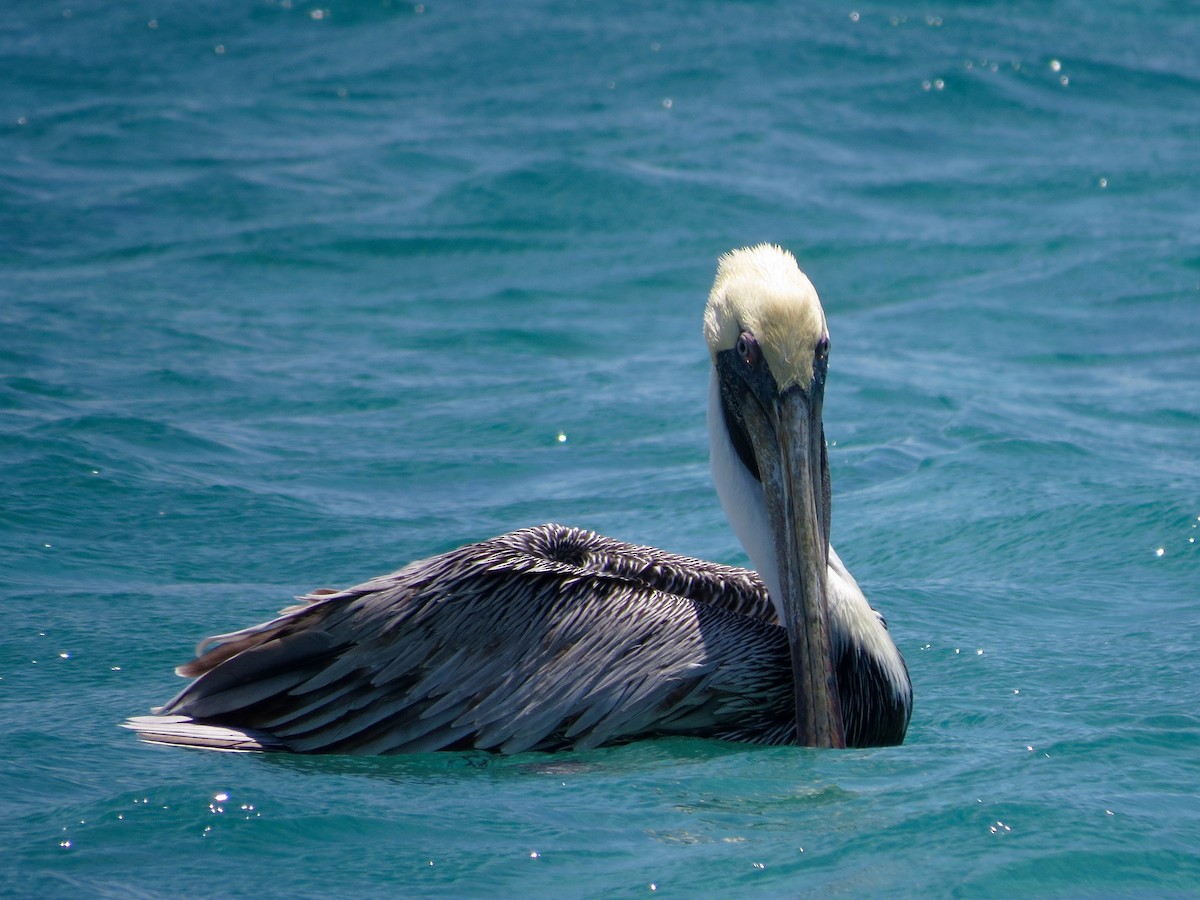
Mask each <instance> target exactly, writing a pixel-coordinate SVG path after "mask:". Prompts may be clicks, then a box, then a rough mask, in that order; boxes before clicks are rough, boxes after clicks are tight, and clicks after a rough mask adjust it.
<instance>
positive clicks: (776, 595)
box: [708, 370, 785, 622]
mask: <svg viewBox="0 0 1200 900" xmlns="http://www.w3.org/2000/svg"><path fill="white" fill-rule="evenodd" d="M708 444H709V462H710V463H711V465H712V478H713V484H714V485H715V486H716V488H717V496H718V497H719V498H720V499H721V506H722V507H723V508H724V509H725V517H726V518H727V519H729V524H730V525H731V526H732V528H733V533H734V534H736V535H737V537H738V540H739V541H741V542H742V547H744V548H745V550H746V555H747V556H749V557H750V564H751V565H752V566H754V568H755V570H756V571H757V572H758V577H759V578H761V579H762V580H763V583H764V584H765V585H766V586H767V591H769V592H770V594H771V603H772V604H774V606H775V614H776V615H777V616H778V617H779V621H780V622H783V621H785V620H784V618H783V603H782V600H781V599H780V591H779V563H778V562H777V561H776V559H775V539H774V537H772V535H771V530H770V528H768V527H767V522H768V518H767V501H766V499H765V498H764V497H763V489H762V485H761V484H760V483H759V481H758V479H756V478H755V477H754V476H753V475H751V474H750V472H749V470H748V469H747V468H746V467H745V465H743V463H742V460H741V459H740V458H739V457H738V455H737V451H736V450H734V449H733V442H732V441H730V440H729V431H728V429H726V427H725V413H724V412H723V411H722V410H721V386H720V384H719V383H718V380H717V373H716V371H715V370H714V371H713V373H712V377H711V378H710V379H709V383H708Z"/></svg>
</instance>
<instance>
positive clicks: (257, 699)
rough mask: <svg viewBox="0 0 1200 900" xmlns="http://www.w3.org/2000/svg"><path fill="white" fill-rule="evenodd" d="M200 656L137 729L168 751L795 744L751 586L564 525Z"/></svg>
mask: <svg viewBox="0 0 1200 900" xmlns="http://www.w3.org/2000/svg"><path fill="white" fill-rule="evenodd" d="M200 650H201V651H203V652H202V653H201V655H200V656H199V657H198V658H197V659H195V660H193V661H192V662H190V663H188V664H187V665H185V666H181V667H180V671H181V673H183V674H186V675H191V676H197V677H196V680H195V681H193V682H192V683H191V684H190V685H188V686H187V687H186V688H184V690H183V691H181V692H180V693H179V694H178V695H177V696H176V697H175V698H174V699H172V700H171V701H170V702H169V703H167V704H166V705H165V706H163V707H162V708H161V709H160V710H157V713H158V715H155V716H145V717H139V718H136V719H131V720H130V721H129V723H127V724H128V725H129V727H132V728H134V729H136V730H137V731H138V732H139V733H140V734H141V735H142V736H143V737H144V738H145V739H147V740H150V741H155V742H158V743H174V744H187V745H192V746H204V747H217V748H222V749H239V750H244V749H263V750H272V749H285V750H290V751H293V752H299V753H330V752H338V753H372V754H380V753H405V752H414V751H426V750H440V749H448V748H453V749H467V748H480V749H487V750H499V751H501V752H504V753H518V752H521V751H524V750H531V749H539V750H556V749H563V748H577V749H582V748H588V747H595V746H599V745H601V744H606V743H615V742H622V741H629V740H634V739H636V738H641V737H648V736H652V735H669V734H689V735H697V736H705V737H712V738H723V739H729V740H742V741H754V742H759V743H787V742H789V741H790V740H791V739H792V736H793V734H794V729H795V724H794V718H793V717H794V702H793V693H792V692H793V688H792V675H791V670H790V667H789V666H790V663H789V657H788V648H787V639H786V634H785V632H784V629H783V628H781V627H780V626H779V625H778V624H776V621H775V612H774V607H773V606H772V604H771V601H770V598H769V597H768V595H767V592H766V589H765V588H764V586H763V584H762V582H761V581H759V579H758V577H757V576H756V575H755V574H754V573H753V572H750V571H747V570H745V569H738V568H734V567H730V566H722V565H718V564H715V563H709V562H704V561H701V560H696V559H691V558H688V557H683V556H676V555H673V554H669V553H665V552H664V551H661V550H657V549H655V548H652V547H641V546H636V545H632V544H625V543H621V542H618V541H614V540H612V539H610V538H606V537H603V536H601V535H598V534H595V533H593V532H590V531H583V530H580V529H575V528H567V527H563V526H560V525H543V526H540V527H537V528H528V529H524V530H521V531H515V532H512V533H510V534H505V535H501V536H499V537H496V538H493V539H491V540H489V541H484V542H482V543H478V544H471V545H468V546H466V547H462V548H460V549H458V550H455V551H452V552H450V553H446V554H443V555H441V556H436V557H433V558H431V559H426V560H422V561H420V562H416V563H413V564H411V565H409V566H407V567H405V568H403V569H401V570H400V571H398V572H395V573H393V574H391V575H387V576H383V577H381V578H376V579H373V580H372V581H368V582H366V583H365V584H361V585H359V586H357V587H353V588H349V589H348V590H344V591H338V592H335V593H321V594H310V595H308V596H306V597H302V598H300V603H299V605H297V606H293V607H291V608H289V609H288V610H285V611H284V612H283V613H282V614H281V615H280V616H279V617H278V618H276V619H273V620H271V621H270V622H265V623H263V624H261V625H255V626H252V627H250V628H246V629H243V630H242V631H236V632H233V633H230V634H226V635H221V636H219V637H217V638H210V639H208V640H206V641H205V642H203V643H202V644H201V647H200ZM839 674H841V673H839ZM843 683H844V685H845V687H844V688H843V691H842V692H843V694H844V695H845V700H846V703H847V705H848V707H849V709H848V710H847V718H848V719H854V718H855V714H854V709H855V708H861V707H862V706H863V704H870V703H878V702H879V700H880V694H881V692H880V690H879V685H877V684H875V682H874V681H873V680H871V679H868V680H867V681H866V682H864V683H861V684H860V683H858V682H857V681H856V679H855V678H854V677H843ZM905 719H907V716H905ZM902 735H903V731H901V732H900V736H901V737H902ZM860 737H861V738H862V741H861V742H865V743H882V742H892V741H889V740H887V739H888V738H889V737H891V738H893V739H895V738H896V736H895V735H888V734H863V735H860ZM881 738H882V739H883V740H880V739H881Z"/></svg>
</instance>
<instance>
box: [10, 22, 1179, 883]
mask: <svg viewBox="0 0 1200 900" xmlns="http://www.w3.org/2000/svg"><path fill="white" fill-rule="evenodd" d="M1197 46H1200V18H1198V17H1197V16H1196V11H1195V8H1194V7H1193V6H1192V5H1191V4H1187V3H1175V2H1169V0H1159V2H1149V3H1137V4H1134V3H1123V2H1091V3H1084V2H1082V0H1062V2H1050V3H1026V2H1017V3H1006V4H999V3H943V4H941V5H934V6H929V5H924V6H914V5H904V4H891V5H889V4H886V3H878V2H866V3H858V2H853V3H846V4H832V5H828V6H825V7H823V8H813V9H806V8H804V7H803V6H797V5H795V4H785V3H777V2H762V3H754V2H740V3H739V2H706V3H696V4H692V3H667V4H659V5H645V4H631V3H623V2H622V3H613V4H604V5H597V4H583V3H550V2H533V3H524V4H511V5H501V4H485V3H465V2H463V3H458V2H445V3H441V2H430V3H424V4H417V5H414V4H411V3H399V2H388V0H382V2H380V0H370V2H368V0H363V2H328V3H309V2H302V0H248V2H245V3H239V4H227V3H212V2H197V3H189V4H164V3H159V2H145V0H137V2H131V3H124V4H100V3H93V2H87V0H84V2H78V3H76V2H71V0H60V2H42V0H37V2H30V3H26V4H22V5H20V6H19V7H17V8H14V9H12V10H9V11H8V12H7V13H6V15H5V16H4V18H3V21H2V22H0V56H2V58H3V59H4V65H3V66H2V67H0V86H2V87H3V90H2V91H0V151H2V152H0V466H2V467H3V477H2V478H0V603H2V604H3V615H4V623H5V627H4V636H3V639H0V735H2V736H3V737H2V742H0V747H2V748H3V749H2V754H3V757H2V758H3V766H2V767H0V841H2V842H3V844H4V847H5V850H4V854H3V855H4V858H5V862H4V864H3V866H0V892H4V893H6V894H13V895H27V896H67V895H71V896H78V895H86V896H95V895H99V896H104V895H111V896H122V897H125V896H143V897H159V896H163V897H166V896H177V895H180V894H188V895H192V896H201V897H204V896H214V897H216V896H245V895H264V896H293V897H303V896H328V895H331V894H333V895H347V896H349V895H357V896H383V895H388V896H396V895H399V896H453V897H464V896H505V895H509V894H517V893H520V894H523V895H526V896H560V897H561V896H568V897H570V896H588V897H592V896H595V897H603V896H612V897H627V896H636V895H649V894H655V895H664V896H666V895H673V896H743V895H763V896H796V895H808V894H825V893H833V892H841V893H847V894H852V895H858V894H864V895H900V896H903V895H931V894H932V895H963V896H980V895H982V896H989V895H1012V894H1015V893H1023V894H1032V895H1077V894H1086V895H1097V894H1124V895H1129V894H1152V895H1159V896H1161V895H1176V896H1184V895H1192V894H1194V893H1196V892H1197V891H1200V803H1198V802H1197V801H1198V797H1197V793H1198V792H1197V785H1200V712H1198V706H1200V703H1198V701H1200V548H1198V539H1200V462H1198V460H1200V390H1198V389H1197V382H1198V381H1200V150H1198V149H1197V148H1200V117H1198V116H1197V108H1198V107H1197V100H1198V97H1200V55H1198V54H1197V53H1196V47H1197ZM763 240H769V241H773V242H778V243H780V244H782V245H784V246H785V247H787V248H788V249H790V250H792V251H793V252H794V253H795V254H796V256H797V257H798V259H799V261H800V263H801V265H802V267H803V268H804V269H805V270H806V271H807V273H808V274H809V275H810V277H811V278H812V280H813V282H814V283H815V285H816V287H817V289H818V291H819V292H820V293H821V296H822V299H823V301H824V304H825V307H826V312H827V315H828V319H829V325H830V330H831V335H832V343H833V347H832V354H831V370H830V376H829V386H828V390H827V395H826V409H825V418H826V431H827V435H828V438H829V441H830V461H831V466H832V473H833V482H834V512H833V536H834V543H835V545H836V546H837V547H838V549H839V552H840V554H841V555H842V557H843V558H844V559H845V560H846V562H847V564H848V565H849V567H850V568H851V570H852V571H853V572H854V574H855V576H856V577H857V578H858V580H859V582H860V583H861V584H862V586H863V588H864V590H865V591H866V593H867V595H868V596H869V597H870V598H871V600H872V602H873V603H874V604H875V605H876V606H877V607H878V608H879V609H881V610H882V611H883V612H884V614H885V615H886V616H887V618H888V622H889V624H890V627H891V630H892V633H893V635H894V636H895V638H896V641H897V644H898V645H899V647H900V649H901V651H902V652H903V654H904V656H905V658H906V660H907V662H908V665H909V668H910V671H911V673H912V677H913V683H914V690H915V695H916V700H915V709H914V714H913V719H912V725H911V727H910V730H909V735H908V739H907V741H906V742H905V744H904V745H903V746H900V747H894V748H886V749H877V750H854V751H846V752H815V751H809V750H803V749H797V748H761V747H753V746H743V745H734V744H723V743H717V742H709V741H700V740H662V741H646V742H641V743H637V744H632V745H629V746H623V747H612V748H603V749H600V750H596V751H592V752H587V753H578V754H575V753H563V754H553V755H545V754H525V755H520V756H515V757H510V758H500V757H491V756H486V755H482V754H479V755H476V754H430V755H422V756H412V757H406V758H379V759H355V758H349V757H324V758H294V757H293V758H279V757H269V758H268V757H263V756H253V755H225V754H206V753H200V752H188V751H180V750H174V751H172V750H168V749H164V748H158V747H151V746H146V745H143V744H139V743H138V741H137V740H136V739H135V738H134V736H133V735H132V734H130V733H128V732H125V731H122V730H120V729H118V728H117V727H116V725H117V723H118V722H120V721H121V720H122V719H124V718H125V717H126V716H128V715H132V714H141V713H144V712H145V711H147V709H148V708H149V707H150V706H152V705H156V704H158V703H161V702H163V701H164V700H166V699H167V698H168V697H169V696H170V695H171V694H172V693H173V692H174V691H175V690H177V689H178V687H179V686H180V684H181V682H180V680H179V679H178V678H177V677H176V676H175V675H174V674H173V672H172V669H173V667H174V666H175V665H177V664H178V663H180V662H182V661H184V660H186V659H187V658H188V657H189V656H190V654H191V652H192V648H193V647H194V645H195V642H196V641H197V640H198V639H199V638H201V637H203V636H205V635H207V634H212V633H216V632H222V631H228V630H230V629H233V628H237V627H241V626H244V625H248V624H251V623H253V622H257V621H261V620H263V619H265V618H267V617H269V616H270V615H272V614H273V613H274V612H275V611H276V610H277V609H279V608H280V607H282V606H285V605H287V604H288V602H289V601H290V599H291V597H292V596H293V595H295V594H298V593H302V592H305V591H307V590H309V589H311V588H314V587H322V586H325V587H338V586H345V585H349V584H353V583H356V582H359V581H362V580H365V579H367V578H368V577H371V576H374V575H377V574H382V573H384V572H387V571H391V570H393V569H396V568H399V567H400V566H401V565H403V564H404V563H406V562H408V561H409V560H412V559H417V558H421V557H424V556H428V555H431V554H434V553H438V552H442V551H445V550H448V549H451V548H453V547H455V546H458V545H460V544H462V543H466V542H469V541H474V540H480V539H483V538H486V537H489V536H491V535H494V534H497V533H499V532H502V531H506V530H510V529H513V528H517V527H523V526H527V525H532V524H537V523H540V522H545V521H558V522H562V523H564V524H571V525H578V526H583V527H588V528H593V529H596V530H598V531H601V532H603V533H606V534H609V535H611V536H613V537H616V538H620V539H623V540H628V541H634V542H639V543H648V544H653V545H656V546H660V547H663V548H666V549H669V550H672V551H675V552H680V553H686V554H690V555H696V556H702V557H705V558H709V559H714V560H718V561H722V562H728V563H734V564H744V563H745V562H746V560H745V557H744V555H743V553H742V551H741V548H740V547H739V545H738V544H737V542H736V540H735V538H734V537H733V534H732V532H731V531H730V529H729V527H728V525H727V524H726V523H725V520H724V517H723V515H722V513H721V510H720V508H719V506H718V504H717V501H716V498H715V495H714V493H713V491H712V488H711V484H710V480H709V474H708V464H707V449H706V431H705V424H704V407H705V397H706V394H705V392H706V388H707V384H706V380H707V367H708V360H707V357H706V352H705V348H704V344H703V339H702V337H701V335H700V316H701V312H702V310H703V304H704V300H705V297H706V294H707V290H708V287H709V284H710V283H711V279H712V275H713V272H714V269H715V265H716V259H717V257H718V255H719V254H720V253H722V252H724V251H726V250H728V249H730V248H732V247H737V246H744V245H747V244H751V243H756V242H759V241H763Z"/></svg>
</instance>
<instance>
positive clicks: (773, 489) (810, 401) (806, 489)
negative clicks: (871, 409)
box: [743, 383, 846, 747]
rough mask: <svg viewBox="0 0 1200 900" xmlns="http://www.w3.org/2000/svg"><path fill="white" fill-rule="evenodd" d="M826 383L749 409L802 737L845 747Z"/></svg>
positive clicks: (802, 741)
mask: <svg viewBox="0 0 1200 900" xmlns="http://www.w3.org/2000/svg"><path fill="white" fill-rule="evenodd" d="M822 387H823V385H820V384H817V383H814V384H813V385H812V387H811V389H810V390H804V389H803V388H800V387H799V386H792V387H790V388H788V389H786V390H784V391H783V392H780V393H775V394H774V396H773V397H770V398H769V399H768V400H767V402H766V403H765V405H760V404H759V403H748V404H746V405H745V407H744V409H743V415H744V417H745V418H744V421H745V425H746V431H747V434H748V436H749V438H750V441H751V443H752V444H753V445H754V455H755V458H756V460H757V462H758V468H759V475H760V479H761V482H762V487H763V495H764V498H765V500H766V507H767V516H768V519H769V527H770V531H771V534H772V537H773V538H774V543H775V559H776V561H777V563H778V567H779V589H780V593H781V595H782V596H781V598H780V599H781V601H782V605H783V613H784V619H785V622H784V625H785V626H786V627H787V630H788V643H789V645H790V646H791V653H792V672H793V676H794V680H795V688H796V738H797V743H799V744H800V745H801V746H806V747H845V746H846V736H845V727H844V725H843V722H842V706H841V700H840V698H839V695H838V686H837V672H836V670H835V668H834V664H833V650H832V642H831V640H830V633H829V611H828V605H827V601H826V578H827V572H828V562H829V491H828V485H829V478H828V463H827V460H826V455H825V435H824V430H823V428H822V423H821V406H822V396H821V395H822V390H821V388H822ZM763 399H767V398H763Z"/></svg>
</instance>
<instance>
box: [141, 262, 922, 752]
mask: <svg viewBox="0 0 1200 900" xmlns="http://www.w3.org/2000/svg"><path fill="white" fill-rule="evenodd" d="M704 334H705V338H706V339H707V342H708V348H709V353H710V356H711V358H712V364H713V368H712V378H711V384H710V389H709V409H708V428H709V437H710V442H711V456H712V471H713V478H714V481H715V483H716V487H717V492H718V495H719V496H720V500H721V503H722V505H723V507H724V508H725V512H726V515H727V516H728V518H729V520H730V523H731V524H732V526H733V528H734V531H735V532H736V534H737V536H738V537H739V539H740V540H741V542H742V544H743V546H744V547H745V549H746V552H747V554H748V555H749V557H750V559H751V561H752V562H753V563H754V565H755V567H756V568H757V570H758V572H757V575H756V574H755V573H754V572H751V571H748V570H744V569H737V568H732V567H729V566H722V565H717V564H715V563H709V562H703V561H701V560H697V559H691V558H688V557H683V556H675V555H673V554H669V553H665V552H663V551H661V550H657V549H654V548H651V547H640V546H634V545H631V544H624V543H620V542H617V541H614V540H611V539H609V538H605V537H601V536H600V535H597V534H594V533H592V532H587V531H581V530H578V529H573V528H565V527H562V526H559V525H545V526H542V527H538V528H529V529H525V530H522V531H515V532H512V533H511V534H505V535H501V536H500V537H496V538H493V539H491V540H488V541H483V542H482V543H478V544H471V545H468V546H465V547H462V548H460V549H458V550H455V551H452V552H450V553H446V554H443V555H441V556H437V557H433V558H431V559H426V560H422V561H419V562H415V563H412V564H411V565H409V566H407V567H405V568H403V569H401V570H400V571H398V572H395V573H393V574H391V575H385V576H383V577H380V578H376V579H374V580H372V581H368V582H366V583H365V584H361V585H358V586H357V587H352V588H349V589H347V590H343V591H337V592H333V591H319V592H314V593H313V594H310V595H308V596H305V597H301V598H299V605H297V606H293V607H290V608H289V609H286V610H284V611H283V612H282V613H281V614H280V615H279V617H278V618H275V619H272V620H271V621H269V622H265V623H263V624H261V625H255V626H252V627H250V628H245V629H242V630H241V631H235V632H233V633H231V634H223V635H217V636H215V637H210V638H208V639H207V640H205V641H203V642H202V643H201V644H200V646H199V647H198V648H197V658H196V659H195V660H193V661H192V662H189V663H187V664H186V665H183V666H180V667H179V669H178V670H177V671H178V672H179V674H181V675H184V676H189V677H194V678H195V680H194V681H193V682H192V683H191V684H189V685H188V686H187V687H186V688H184V689H183V691H181V692H180V693H179V694H178V695H177V696H176V697H175V698H174V699H172V700H171V701H170V702H169V703H167V704H166V705H165V706H163V707H161V708H159V709H158V710H156V711H155V713H156V714H155V715H152V716H143V717H138V718H134V719H130V720H129V721H128V722H127V723H126V725H127V727H130V728H133V729H135V730H136V731H138V732H139V734H140V735H141V736H142V737H143V738H144V739H145V740H148V741H152V742H157V743H167V744H182V745H188V746H196V747H207V748H213V749H223V750H286V751H293V752H299V753H364V754H368V753H369V754H378V753H404V752H417V751H427V750H439V749H468V748H480V749H488V750H498V751H501V752H504V753H516V752H520V751H523V750H530V749H544V750H553V749H562V748H571V747H573V748H587V747H595V746H599V745H601V744H605V743H615V742H623V741H630V740H633V739H636V738H640V737H648V736H653V735H696V736H706V737H713V738H722V739H728V740H743V741H754V742H758V743H779V744H782V743H801V744H806V745H810V746H831V747H837V746H847V745H849V746H872V745H882V744H896V743H900V742H901V741H902V740H903V739H904V733H905V730H906V729H907V726H908V718H909V712H910V709H911V705H912V688H911V685H910V683H909V679H908V672H907V670H906V668H905V665H904V661H903V659H902V658H901V656H900V653H899V651H898V650H897V649H896V646H895V644H894V643H893V641H892V639H891V637H890V636H889V634H888V632H887V628H886V625H885V623H884V621H883V618H882V617H881V616H880V615H879V614H878V613H877V612H875V610H873V609H872V608H871V607H870V606H869V605H868V604H867V600H866V598H865V597H864V596H863V593H862V591H861V590H859V587H858V584H857V583H856V582H855V581H854V579H853V578H852V577H851V575H850V573H849V572H848V571H847V569H846V567H845V566H844V565H843V564H842V561H841V559H839V558H838V555H837V554H836V553H835V552H834V551H833V548H832V547H830V546H829V515H830V489H829V467H828V463H827V460H826V453H825V435H824V431H823V426H822V419H821V409H822V402H823V397H824V386H825V374H826V360H827V353H828V349H829V337H828V331H827V328H826V323H825V314H824V312H823V310H822V308H821V304H820V301H819V300H818V298H817V294H816V291H815V290H814V289H813V287H812V284H811V283H810V282H809V280H808V278H807V277H805V275H804V274H803V273H802V272H801V271H800V269H799V268H798V267H797V265H796V261H795V260H794V259H793V258H792V256H791V255H790V254H789V253H787V252H785V251H783V250H781V249H780V248H778V247H774V246H769V245H760V246H757V247H752V248H748V249H743V250H736V251H734V252H732V253H729V254H727V255H725V256H724V257H722V258H721V261H720V264H719V266H718V270H717V277H716V281H715V283H714V284H713V288H712V292H711V294H710V296H709V299H708V306H707V309H706V311H705V315H704ZM780 623H782V624H780Z"/></svg>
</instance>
